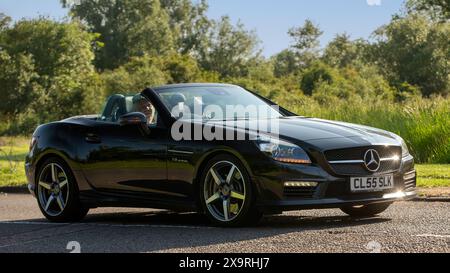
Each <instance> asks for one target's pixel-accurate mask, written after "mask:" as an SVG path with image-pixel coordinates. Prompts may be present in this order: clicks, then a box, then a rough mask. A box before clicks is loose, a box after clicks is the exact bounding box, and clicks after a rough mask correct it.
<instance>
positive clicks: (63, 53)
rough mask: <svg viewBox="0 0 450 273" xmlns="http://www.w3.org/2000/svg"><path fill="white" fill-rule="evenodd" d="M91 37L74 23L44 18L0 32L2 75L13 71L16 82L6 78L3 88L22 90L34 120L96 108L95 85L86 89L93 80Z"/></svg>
mask: <svg viewBox="0 0 450 273" xmlns="http://www.w3.org/2000/svg"><path fill="white" fill-rule="evenodd" d="M93 42H94V35H92V34H89V33H87V32H85V31H84V30H83V29H82V28H81V26H80V25H79V24H78V23H75V22H74V23H58V22H54V21H51V20H48V19H45V18H40V19H35V20H22V21H19V22H17V23H16V24H14V25H13V26H12V27H10V28H7V29H6V30H4V31H3V32H2V39H1V43H0V48H2V49H3V50H4V52H5V53H4V55H3V61H2V62H3V64H4V65H5V66H4V71H5V74H4V75H6V77H5V76H3V79H6V80H8V79H10V78H11V77H12V75H16V76H17V80H18V81H19V82H17V83H14V80H13V81H10V82H9V84H8V86H10V88H9V89H7V90H6V91H4V92H7V93H9V92H17V94H19V95H20V94H22V95H23V96H21V98H22V99H23V100H24V103H28V102H30V103H31V104H30V107H37V108H36V113H37V119H36V122H46V121H49V120H56V119H61V118H65V117H69V116H72V115H76V114H86V113H89V112H93V111H96V105H97V102H98V100H96V99H95V96H96V94H95V92H96V91H97V90H94V89H91V88H89V87H92V86H94V85H95V84H94V81H95V71H94V67H93V65H92V61H93V59H94V54H93V52H92V44H93ZM8 56H9V57H8ZM35 86H38V87H39V90H42V93H37V89H36V88H34V87H35ZM9 96H10V97H11V96H15V95H13V94H9ZM29 98H32V101H29ZM20 105H21V106H22V107H25V105H24V104H20ZM18 110H19V111H22V110H23V108H20V107H19V108H18Z"/></svg>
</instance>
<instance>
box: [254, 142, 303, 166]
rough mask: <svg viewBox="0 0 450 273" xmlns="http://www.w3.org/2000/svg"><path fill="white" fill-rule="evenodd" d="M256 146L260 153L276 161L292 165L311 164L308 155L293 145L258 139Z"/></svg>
mask: <svg viewBox="0 0 450 273" xmlns="http://www.w3.org/2000/svg"><path fill="white" fill-rule="evenodd" d="M257 144H258V147H259V149H260V150H261V152H263V153H265V154H267V155H268V156H270V157H272V158H273V159H274V160H276V161H280V162H284V163H292V164H311V160H310V159H309V156H308V154H306V152H305V151H304V150H303V149H302V148H300V147H298V146H297V145H295V144H292V143H289V142H286V141H282V140H277V139H259V140H258V141H257Z"/></svg>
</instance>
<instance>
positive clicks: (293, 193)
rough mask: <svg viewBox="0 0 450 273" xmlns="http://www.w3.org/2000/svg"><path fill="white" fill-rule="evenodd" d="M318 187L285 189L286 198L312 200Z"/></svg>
mask: <svg viewBox="0 0 450 273" xmlns="http://www.w3.org/2000/svg"><path fill="white" fill-rule="evenodd" d="M316 188H317V187H285V188H284V196H285V197H287V198H301V199H311V198H313V197H314V193H315V191H316Z"/></svg>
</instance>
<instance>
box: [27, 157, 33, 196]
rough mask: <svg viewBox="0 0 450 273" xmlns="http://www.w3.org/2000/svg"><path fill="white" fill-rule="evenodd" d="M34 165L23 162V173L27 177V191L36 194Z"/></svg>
mask: <svg viewBox="0 0 450 273" xmlns="http://www.w3.org/2000/svg"><path fill="white" fill-rule="evenodd" d="M35 171H36V170H35V167H34V165H33V164H31V163H28V162H27V163H25V175H26V177H27V181H28V191H29V192H30V193H31V194H32V195H33V196H35V195H36V191H35V189H36V183H35V181H34V177H35Z"/></svg>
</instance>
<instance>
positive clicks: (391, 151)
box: [325, 146, 401, 175]
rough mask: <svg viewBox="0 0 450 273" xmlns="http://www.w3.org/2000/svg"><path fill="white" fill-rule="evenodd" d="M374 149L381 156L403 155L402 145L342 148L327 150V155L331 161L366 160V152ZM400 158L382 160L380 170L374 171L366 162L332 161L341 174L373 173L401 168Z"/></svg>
mask: <svg viewBox="0 0 450 273" xmlns="http://www.w3.org/2000/svg"><path fill="white" fill-rule="evenodd" d="M370 149H374V150H376V151H377V152H378V154H379V155H380V158H382V159H383V158H393V157H395V156H397V157H398V158H400V156H401V147H398V146H372V147H357V148H349V149H340V150H330V151H326V152H325V157H326V159H327V160H328V161H329V162H333V161H348V160H360V161H363V160H364V155H365V153H366V152H367V151H368V150H370ZM400 164H401V162H400V160H386V161H381V163H380V168H379V170H378V171H377V172H376V173H374V172H371V171H369V170H367V168H366V167H365V165H364V163H342V164H341V163H330V166H331V168H332V169H333V171H334V172H335V173H336V174H339V175H373V174H383V173H390V172H395V171H397V170H398V169H399V168H400Z"/></svg>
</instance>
